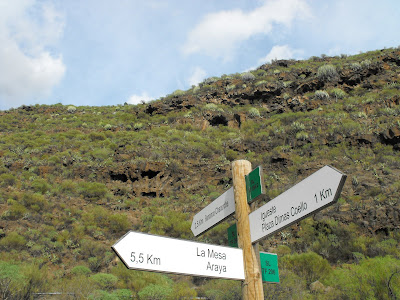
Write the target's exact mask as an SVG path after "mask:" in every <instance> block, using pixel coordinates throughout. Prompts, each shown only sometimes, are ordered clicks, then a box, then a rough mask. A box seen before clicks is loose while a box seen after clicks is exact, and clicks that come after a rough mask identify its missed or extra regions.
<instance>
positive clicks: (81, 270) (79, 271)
mask: <svg viewBox="0 0 400 300" xmlns="http://www.w3.org/2000/svg"><path fill="white" fill-rule="evenodd" d="M71 273H72V274H73V275H75V276H80V275H83V276H88V275H89V274H90V273H92V271H90V269H89V268H88V267H85V266H76V267H73V268H72V270H71Z"/></svg>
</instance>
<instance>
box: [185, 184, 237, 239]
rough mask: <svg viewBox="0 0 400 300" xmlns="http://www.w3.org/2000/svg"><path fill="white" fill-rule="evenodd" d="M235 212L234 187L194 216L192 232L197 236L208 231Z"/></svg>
mask: <svg viewBox="0 0 400 300" xmlns="http://www.w3.org/2000/svg"><path fill="white" fill-rule="evenodd" d="M234 212H235V197H234V194H233V187H232V188H230V189H229V190H227V191H226V192H225V193H223V194H222V195H221V196H219V197H218V198H217V199H215V200H214V201H213V202H211V203H210V204H209V205H207V206H206V207H205V208H203V209H202V210H201V211H200V212H198V213H197V214H196V215H195V216H194V217H193V222H192V227H191V229H192V232H193V234H194V235H195V236H198V235H199V234H201V233H203V232H205V231H207V230H208V229H210V228H212V227H213V226H215V225H217V224H218V223H219V222H221V221H223V220H224V219H226V218H227V217H229V216H230V215H231V214H233V213H234Z"/></svg>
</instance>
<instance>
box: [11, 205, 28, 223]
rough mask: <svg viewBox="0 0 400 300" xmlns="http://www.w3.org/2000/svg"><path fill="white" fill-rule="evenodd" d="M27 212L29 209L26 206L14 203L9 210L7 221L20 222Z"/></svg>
mask: <svg viewBox="0 0 400 300" xmlns="http://www.w3.org/2000/svg"><path fill="white" fill-rule="evenodd" d="M26 212H27V209H26V207H25V206H23V205H22V204H20V203H18V202H16V201H14V202H13V204H12V205H11V207H10V209H9V210H8V215H7V219H10V220H18V219H20V218H22V217H23V216H24V215H25V213H26Z"/></svg>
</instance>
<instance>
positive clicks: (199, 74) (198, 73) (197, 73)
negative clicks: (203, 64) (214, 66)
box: [188, 67, 207, 86]
mask: <svg viewBox="0 0 400 300" xmlns="http://www.w3.org/2000/svg"><path fill="white" fill-rule="evenodd" d="M206 75H207V72H206V71H204V70H203V69H202V68H200V67H196V68H195V69H194V71H193V73H192V76H190V78H189V80H188V82H189V84H190V85H191V86H192V85H197V84H198V83H199V82H201V81H203V79H204V78H206Z"/></svg>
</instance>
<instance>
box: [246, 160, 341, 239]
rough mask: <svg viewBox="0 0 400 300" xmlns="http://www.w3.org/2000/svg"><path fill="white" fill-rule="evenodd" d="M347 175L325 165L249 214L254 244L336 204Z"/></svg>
mask: <svg viewBox="0 0 400 300" xmlns="http://www.w3.org/2000/svg"><path fill="white" fill-rule="evenodd" d="M346 177H347V176H346V175H345V174H343V173H341V172H340V171H338V170H336V169H334V168H332V167H331V166H325V167H323V168H321V169H320V170H318V171H317V172H315V173H314V174H312V175H310V176H309V177H307V178H306V179H304V180H303V181H301V182H299V183H298V184H296V185H295V186H293V187H292V188H290V189H289V190H287V191H285V192H284V193H282V194H280V195H279V196H278V197H276V198H274V199H272V200H271V201H269V202H268V203H267V204H265V205H263V206H262V207H260V208H259V209H257V210H255V211H253V212H252V213H251V214H250V215H249V221H250V233H251V242H252V243H255V242H257V241H259V240H261V239H263V238H266V237H267V236H269V235H271V234H273V233H275V232H277V231H280V230H283V228H285V227H287V226H290V225H292V224H293V223H295V222H298V221H299V220H301V219H304V218H306V217H307V216H309V215H310V214H312V213H315V212H317V211H319V210H321V209H323V208H325V207H327V206H329V205H331V204H333V203H335V202H336V201H337V200H338V198H339V195H340V192H341V191H342V188H343V185H344V182H345V181H346Z"/></svg>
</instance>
